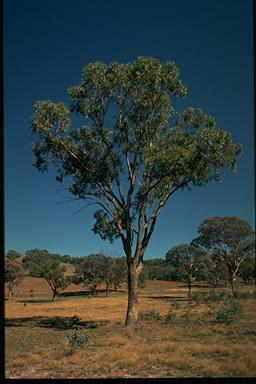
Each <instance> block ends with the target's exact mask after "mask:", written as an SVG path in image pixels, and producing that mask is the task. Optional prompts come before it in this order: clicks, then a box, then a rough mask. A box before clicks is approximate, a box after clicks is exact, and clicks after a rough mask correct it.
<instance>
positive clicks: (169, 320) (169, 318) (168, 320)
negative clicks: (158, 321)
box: [165, 308, 176, 323]
mask: <svg viewBox="0 0 256 384" xmlns="http://www.w3.org/2000/svg"><path fill="white" fill-rule="evenodd" d="M175 319H176V313H174V312H173V310H172V309H171V308H170V309H169V311H168V313H167V315H166V318H165V321H166V323H172V322H173V321H174V320H175Z"/></svg>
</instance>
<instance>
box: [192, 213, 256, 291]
mask: <svg viewBox="0 0 256 384" xmlns="http://www.w3.org/2000/svg"><path fill="white" fill-rule="evenodd" d="M198 234H199V235H198V237H197V238H196V239H194V240H193V243H194V244H198V245H199V246H201V247H203V248H204V249H205V250H206V251H207V252H208V254H210V255H211V257H213V258H214V257H215V258H216V257H217V258H218V259H219V260H220V261H222V262H223V263H224V264H225V265H226V266H227V268H228V270H229V273H230V278H231V283H232V290H233V293H234V295H236V293H237V292H236V279H237V272H238V271H239V268H240V266H241V265H242V264H243V262H245V260H246V257H248V256H252V255H253V254H254V253H255V233H254V231H253V229H252V227H251V225H250V224H249V223H248V222H247V221H246V220H243V219H240V218H239V217H219V216H216V217H212V218H208V219H206V220H204V221H203V223H202V224H201V225H199V227H198Z"/></svg>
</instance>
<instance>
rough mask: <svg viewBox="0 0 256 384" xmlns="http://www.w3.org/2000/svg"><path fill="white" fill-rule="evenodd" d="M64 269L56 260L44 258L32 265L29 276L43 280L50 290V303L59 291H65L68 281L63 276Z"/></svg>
mask: <svg viewBox="0 0 256 384" xmlns="http://www.w3.org/2000/svg"><path fill="white" fill-rule="evenodd" d="M65 270H66V268H65V266H64V265H61V263H60V262H59V261H58V260H54V259H51V258H48V257H45V258H44V259H43V260H40V262H38V263H35V264H33V267H32V269H31V275H32V276H36V277H41V278H43V279H45V280H46V281H47V283H48V285H49V287H50V288H51V290H52V301H54V299H55V297H56V295H57V294H58V293H59V291H61V290H63V289H65V288H66V287H67V286H68V285H69V284H70V281H69V279H68V278H66V277H65V276H64V272H65Z"/></svg>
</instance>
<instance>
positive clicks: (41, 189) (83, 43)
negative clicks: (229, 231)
mask: <svg viewBox="0 0 256 384" xmlns="http://www.w3.org/2000/svg"><path fill="white" fill-rule="evenodd" d="M144 55H145V56H153V57H155V58H158V59H159V60H161V61H166V60H173V61H175V62H176V64H177V66H178V68H179V70H180V77H181V79H182V81H183V82H184V83H185V84H186V85H187V87H188V95H187V97H186V98H185V99H184V100H182V101H179V102H178V103H177V102H176V103H175V101H174V107H175V106H176V107H178V109H182V108H185V107H186V106H193V107H199V108H201V109H203V110H204V111H205V112H206V113H208V114H210V115H212V116H214V117H215V119H216V122H217V126H218V128H220V129H225V130H228V131H230V132H232V135H233V138H234V141H235V142H240V143H242V144H243V147H244V155H243V156H242V157H241V158H240V159H239V161H238V174H237V175H233V174H232V173H231V172H227V175H226V177H225V178H224V181H223V182H222V183H211V184H208V185H207V186H206V187H205V188H199V187H195V188H194V189H192V191H190V192H180V193H178V194H176V195H174V196H173V198H172V199H171V200H170V201H169V204H168V206H167V207H166V209H165V211H163V212H162V213H161V214H160V217H159V220H158V225H157V227H156V230H155V232H154V235H153V237H152V240H151V243H150V244H149V246H148V250H147V252H146V257H147V258H148V257H164V255H165V253H166V251H167V250H168V249H169V248H170V247H172V246H173V245H176V244H179V243H182V242H190V241H191V240H192V238H193V237H195V235H196V228H197V227H198V225H199V224H200V223H201V222H202V221H203V220H204V219H205V218H207V217H211V216H239V217H241V218H243V219H245V220H247V221H248V222H249V223H250V224H251V225H252V226H253V227H254V198H253V197H254V175H253V103H252V100H253V77H252V76H253V66H252V60H253V47H252V2H251V1H250V0H215V1H211V0H207V1H206V0H166V1H164V0H158V1H156V0H155V1H149V0H129V1H121V0H119V1H118V0H108V1H106V0H83V1H82V0H72V1H71V0H8V1H7V0H5V1H4V171H5V189H4V191H5V197H4V198H5V251H8V250H9V249H16V250H17V251H19V252H22V253H23V252H25V251H26V250H28V249H31V248H35V247H37V248H46V249H48V250H49V251H50V252H57V253H60V254H70V255H72V256H80V255H86V254H89V253H91V252H97V251H99V250H102V251H104V252H107V253H109V254H113V253H115V254H120V255H122V254H123V251H122V248H121V243H119V241H118V240H117V241H115V242H114V243H113V244H112V245H111V244H109V243H108V242H103V241H102V240H101V239H100V238H99V237H98V236H96V235H95V234H94V233H93V232H92V231H91V227H92V225H93V210H92V209H90V208H87V209H86V210H83V211H81V212H80V213H78V214H74V212H76V211H77V210H79V208H81V207H82V204H81V203H79V202H73V203H65V204H59V203H61V202H63V201H64V200H66V198H67V197H68V196H67V195H64V194H63V192H59V190H60V189H61V187H62V185H61V184H60V183H57V182H56V181H55V173H54V172H53V171H50V172H48V173H46V174H41V173H39V172H38V171H37V170H36V169H35V168H33V167H32V164H33V161H34V160H33V155H32V151H31V142H32V137H31V133H30V117H31V115H32V113H33V110H32V106H33V104H34V103H35V102H36V101H37V100H41V99H51V100H53V101H56V102H60V101H67V96H66V89H67V88H68V87H70V86H72V85H76V84H78V83H79V81H80V77H81V70H82V68H83V67H84V66H86V65H87V64H88V63H90V62H93V61H96V60H101V61H103V62H107V63H109V62H111V61H119V62H124V63H125V62H131V61H133V60H134V59H136V58H137V56H144Z"/></svg>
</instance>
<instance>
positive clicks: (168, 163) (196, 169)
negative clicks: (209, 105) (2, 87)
mask: <svg viewBox="0 0 256 384" xmlns="http://www.w3.org/2000/svg"><path fill="white" fill-rule="evenodd" d="M68 95H69V98H70V101H71V106H70V109H69V108H68V107H66V106H65V105H64V104H63V103H54V102H52V101H49V100H43V101H38V102H37V103H36V104H35V106H34V115H33V117H32V131H33V134H34V135H35V138H36V141H35V143H34V146H33V152H34V155H35V159H36V162H35V166H36V167H37V168H38V170H39V171H45V170H47V168H48V164H49V163H53V164H54V166H55V167H56V169H57V180H58V181H60V182H61V181H63V179H64V178H66V180H67V181H69V182H70V184H69V187H68V189H69V191H70V192H71V193H72V194H73V195H75V196H77V197H78V198H81V199H90V200H91V199H93V200H94V202H95V203H96V204H98V205H99V208H100V209H99V210H98V211H97V212H96V213H95V216H94V217H95V220H96V223H95V225H94V227H93V230H94V231H95V232H96V233H98V234H99V235H100V236H101V237H102V238H103V239H104V240H105V239H109V240H111V241H112V240H114V239H115V238H116V237H117V236H120V235H121V234H122V235H123V236H125V232H126V235H127V237H123V239H122V240H123V244H124V249H125V251H126V252H128V253H129V252H130V250H131V243H130V240H131V238H132V235H133V236H134V237H135V238H136V236H137V235H138V234H139V232H140V231H142V232H144V235H145V236H144V237H142V239H143V240H141V241H143V247H144V248H145V247H146V246H147V244H148V241H149V239H150V236H151V234H152V231H153V229H154V225H155V217H156V216H157V215H158V213H159V212H160V210H161V209H162V207H163V206H164V205H165V203H166V201H167V200H168V198H169V197H170V196H171V195H172V194H173V193H174V192H175V191H176V190H182V189H184V188H190V187H191V186H192V185H204V184H206V183H207V182H208V181H209V180H220V179H221V177H222V170H223V169H224V168H225V167H230V168H232V169H233V170H235V168H236V157H237V155H238V154H240V153H241V147H240V145H237V144H233V143H232V138H231V135H230V133H228V132H225V131H221V130H219V129H217V128H216V126H215V121H214V118H213V117H211V116H207V115H206V114H205V113H204V112H203V111H201V110H199V109H197V108H192V107H188V108H186V109H185V110H184V111H182V112H176V111H175V110H174V108H173V106H172V99H173V98H174V97H176V96H179V97H184V96H185V95H186V86H185V85H184V84H183V83H182V81H181V80H180V78H179V71H178V69H177V67H176V65H175V63H174V62H171V61H167V62H166V63H163V64H162V63H160V62H159V60H156V59H154V58H152V57H139V58H138V59H137V60H135V61H134V62H133V63H129V64H119V63H117V62H113V63H110V64H108V65H107V64H104V63H102V62H99V61H98V62H95V63H91V64H89V65H87V66H86V67H85V68H84V69H83V73H82V78H81V82H80V84H79V85H77V86H74V87H71V88H69V90H68ZM110 111H111V117H112V124H110V125H108V126H106V125H105V117H106V115H107V114H108V113H110ZM72 112H76V113H78V114H80V115H81V116H82V117H84V118H85V120H86V122H88V124H89V125H88V126H82V127H80V128H77V129H72V130H71V128H70V127H71V113H72ZM121 175H122V178H121ZM123 176H125V177H123ZM126 178H128V181H129V183H128V187H127V183H126V181H125V182H124V183H123V180H125V179H126ZM152 208H153V212H152ZM146 211H148V214H146ZM150 212H151V213H150ZM142 213H143V214H142ZM144 213H145V215H144ZM141 214H142V216H141V218H142V221H139V222H138V223H139V228H138V227H137V230H136V231H132V228H133V227H134V226H135V223H136V222H135V219H136V217H138V216H140V215H141ZM143 220H144V223H143ZM145 224H148V225H150V226H151V227H150V229H151V230H146V226H145ZM140 238H141V236H140ZM128 245H129V249H128ZM137 249H138V248H137Z"/></svg>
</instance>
